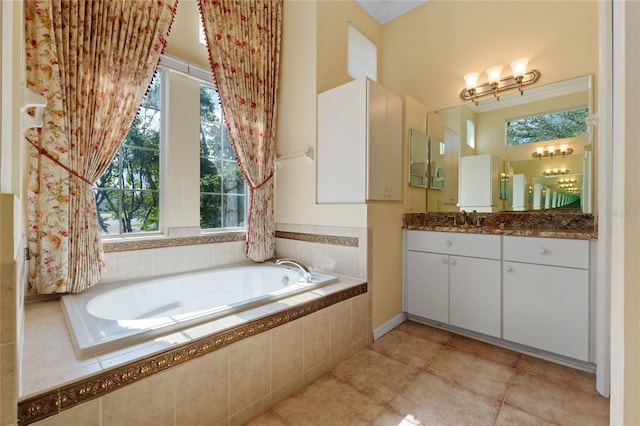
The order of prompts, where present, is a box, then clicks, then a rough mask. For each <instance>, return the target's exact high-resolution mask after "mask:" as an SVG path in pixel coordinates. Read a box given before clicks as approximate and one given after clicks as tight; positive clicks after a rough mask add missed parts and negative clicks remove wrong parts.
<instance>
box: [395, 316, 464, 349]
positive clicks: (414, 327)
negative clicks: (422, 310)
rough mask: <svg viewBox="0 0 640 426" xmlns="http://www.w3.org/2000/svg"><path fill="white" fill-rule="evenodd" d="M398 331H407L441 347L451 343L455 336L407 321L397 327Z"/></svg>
mask: <svg viewBox="0 0 640 426" xmlns="http://www.w3.org/2000/svg"><path fill="white" fill-rule="evenodd" d="M396 330H401V331H406V332H407V333H412V334H415V335H417V336H420V337H424V338H425V339H428V340H431V341H432V342H436V343H440V344H441V345H446V344H447V343H449V340H451V339H452V338H453V336H454V334H452V333H449V332H448V331H445V330H440V329H439V328H435V327H430V326H428V325H424V324H420V323H417V322H414V321H405V322H403V323H402V324H400V325H399V326H398V327H396Z"/></svg>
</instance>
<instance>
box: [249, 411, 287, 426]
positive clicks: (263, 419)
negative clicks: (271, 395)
mask: <svg viewBox="0 0 640 426" xmlns="http://www.w3.org/2000/svg"><path fill="white" fill-rule="evenodd" d="M286 425H287V423H285V422H284V421H283V420H282V419H281V418H280V416H278V415H277V414H276V413H274V412H273V411H272V410H269V411H267V412H266V413H263V414H261V415H259V416H258V417H254V418H253V419H251V420H250V421H249V422H247V423H245V426H286Z"/></svg>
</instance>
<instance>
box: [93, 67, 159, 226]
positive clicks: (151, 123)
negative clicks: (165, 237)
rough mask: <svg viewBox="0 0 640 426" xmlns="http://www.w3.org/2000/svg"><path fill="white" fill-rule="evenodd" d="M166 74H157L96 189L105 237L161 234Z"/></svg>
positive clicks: (100, 219) (100, 222)
mask: <svg viewBox="0 0 640 426" xmlns="http://www.w3.org/2000/svg"><path fill="white" fill-rule="evenodd" d="M163 78H164V77H163V74H162V73H161V72H156V75H155V76H154V78H153V82H152V83H151V86H150V87H149V89H148V92H147V94H146V95H145V97H144V99H143V101H142V104H141V106H140V109H139V110H138V114H137V115H136V117H135V119H134V120H133V124H132V125H131V129H130V130H129V133H128V134H127V136H126V137H125V139H124V142H123V143H122V146H121V147H120V150H119V151H118V153H117V154H116V156H115V158H114V159H113V161H112V162H111V165H110V166H109V167H108V168H107V170H106V171H105V173H104V174H103V175H102V176H101V177H100V179H98V181H97V182H96V184H95V186H94V194H95V197H96V206H97V209H98V223H99V225H100V228H101V231H102V233H103V234H123V233H130V232H148V231H158V230H159V228H160V226H159V223H160V211H159V205H160V146H161V143H160V137H161V132H160V129H161V122H162V101H161V99H162V96H161V93H162V85H163V84H162V80H163Z"/></svg>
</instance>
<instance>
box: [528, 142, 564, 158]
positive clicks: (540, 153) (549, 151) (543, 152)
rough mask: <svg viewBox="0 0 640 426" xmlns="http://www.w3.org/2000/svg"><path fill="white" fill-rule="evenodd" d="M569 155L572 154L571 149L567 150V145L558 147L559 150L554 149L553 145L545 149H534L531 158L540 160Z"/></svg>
mask: <svg viewBox="0 0 640 426" xmlns="http://www.w3.org/2000/svg"><path fill="white" fill-rule="evenodd" d="M571 154H573V148H569V147H568V146H567V145H565V144H562V145H560V148H556V147H555V146H553V145H550V146H548V147H546V148H543V147H541V146H539V147H537V148H536V150H535V151H534V153H533V154H531V156H532V157H533V158H537V159H539V160H541V159H542V158H543V157H549V158H553V157H555V156H558V155H562V158H564V156H565V155H571Z"/></svg>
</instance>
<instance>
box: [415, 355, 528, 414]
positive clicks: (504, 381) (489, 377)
mask: <svg viewBox="0 0 640 426" xmlns="http://www.w3.org/2000/svg"><path fill="white" fill-rule="evenodd" d="M427 371H428V372H429V373H432V374H434V375H436V376H439V377H441V378H443V379H445V380H447V381H449V382H452V383H455V384H457V385H459V386H461V387H463V388H465V389H467V390H469V391H471V392H473V393H475V394H478V395H480V396H483V397H486V398H490V399H493V400H496V401H500V402H502V400H503V399H504V396H505V394H506V392H507V386H509V382H510V381H511V380H512V378H513V377H514V376H515V373H516V369H515V368H513V367H509V366H506V365H504V364H500V363H497V362H493V361H490V360H488V359H486V358H482V357H479V356H477V355H475V354H472V353H470V352H465V351H462V350H460V349H456V348H453V347H449V348H446V349H445V350H443V351H442V352H440V353H439V354H438V356H437V357H436V358H435V359H434V360H433V362H432V363H431V365H430V366H429V368H427Z"/></svg>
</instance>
